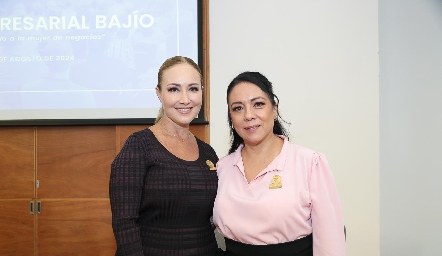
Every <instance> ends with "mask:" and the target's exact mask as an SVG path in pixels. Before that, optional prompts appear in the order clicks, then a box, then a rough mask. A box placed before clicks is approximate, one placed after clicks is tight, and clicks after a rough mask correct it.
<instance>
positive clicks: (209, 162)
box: [206, 160, 216, 171]
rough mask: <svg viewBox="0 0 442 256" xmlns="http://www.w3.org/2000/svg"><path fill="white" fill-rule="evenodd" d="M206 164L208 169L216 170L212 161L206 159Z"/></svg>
mask: <svg viewBox="0 0 442 256" xmlns="http://www.w3.org/2000/svg"><path fill="white" fill-rule="evenodd" d="M206 164H207V166H209V170H211V171H216V168H215V165H214V164H213V163H212V161H210V160H207V161H206Z"/></svg>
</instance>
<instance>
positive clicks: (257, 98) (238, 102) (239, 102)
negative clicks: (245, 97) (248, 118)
mask: <svg viewBox="0 0 442 256" xmlns="http://www.w3.org/2000/svg"><path fill="white" fill-rule="evenodd" d="M259 99H263V100H265V99H266V98H264V97H262V96H258V97H255V98H252V99H251V100H250V101H255V100H259ZM234 104H243V103H242V101H235V102H232V103H231V104H230V106H233V105H234Z"/></svg>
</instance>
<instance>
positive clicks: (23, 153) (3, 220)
mask: <svg viewBox="0 0 442 256" xmlns="http://www.w3.org/2000/svg"><path fill="white" fill-rule="evenodd" d="M34 152H35V151H34V128H33V127H0V255H11V256H12V255H14V256H16V255H26V256H27V255H34V243H35V237H34V227H35V217H34V215H32V214H31V209H30V205H31V204H30V203H31V202H33V203H35V201H34V198H35V179H34V162H35V154H34Z"/></svg>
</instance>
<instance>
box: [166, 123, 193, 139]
mask: <svg viewBox="0 0 442 256" xmlns="http://www.w3.org/2000/svg"><path fill="white" fill-rule="evenodd" d="M162 127H163V129H164V130H165V131H166V132H167V133H168V134H169V135H171V136H173V137H175V138H177V139H179V140H181V142H184V141H186V140H188V139H189V138H190V135H192V133H191V132H190V131H189V134H188V135H187V138H184V139H183V138H181V137H180V136H178V135H176V134H174V133H171V132H169V131H168V130H167V129H166V127H165V126H164V125H162Z"/></svg>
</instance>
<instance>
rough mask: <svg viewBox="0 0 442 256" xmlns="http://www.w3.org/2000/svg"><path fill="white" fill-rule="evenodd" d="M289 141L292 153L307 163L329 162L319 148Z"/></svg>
mask: <svg viewBox="0 0 442 256" xmlns="http://www.w3.org/2000/svg"><path fill="white" fill-rule="evenodd" d="M288 143H289V146H288V147H289V151H290V153H291V154H293V155H294V156H295V158H296V159H297V160H298V161H300V160H302V161H304V162H306V164H313V165H314V164H318V163H319V162H321V161H323V162H327V158H326V157H325V155H324V154H323V153H321V152H319V151H317V150H314V149H311V148H308V147H304V146H300V145H297V144H294V143H292V142H288Z"/></svg>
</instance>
